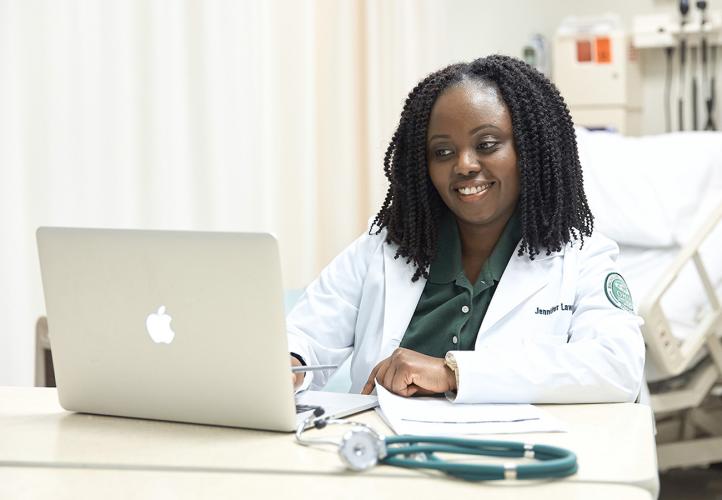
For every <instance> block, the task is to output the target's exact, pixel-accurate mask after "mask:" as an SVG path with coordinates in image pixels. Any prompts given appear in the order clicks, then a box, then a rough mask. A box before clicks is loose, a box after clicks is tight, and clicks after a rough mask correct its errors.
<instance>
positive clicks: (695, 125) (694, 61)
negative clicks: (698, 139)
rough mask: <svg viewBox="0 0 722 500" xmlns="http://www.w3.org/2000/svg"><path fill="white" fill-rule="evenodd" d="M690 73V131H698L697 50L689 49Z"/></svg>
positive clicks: (694, 48)
mask: <svg viewBox="0 0 722 500" xmlns="http://www.w3.org/2000/svg"><path fill="white" fill-rule="evenodd" d="M690 51H691V53H690V58H691V64H690V68H691V71H692V130H699V127H698V121H697V48H696V47H692V48H691V49H690Z"/></svg>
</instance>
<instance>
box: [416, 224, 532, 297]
mask: <svg viewBox="0 0 722 500" xmlns="http://www.w3.org/2000/svg"><path fill="white" fill-rule="evenodd" d="M520 239H521V221H520V218H519V214H518V212H517V211H514V213H513V214H512V216H511V218H510V219H509V221H508V222H507V223H506V226H504V230H503V231H502V233H501V236H500V237H499V241H497V243H496V245H495V246H494V249H493V250H492V252H491V255H489V258H488V259H487V261H486V262H485V263H484V267H483V269H482V275H484V274H486V273H488V274H486V276H487V277H491V278H492V279H493V280H495V281H497V282H498V281H499V280H501V275H502V274H504V269H506V265H507V264H508V263H509V259H510V258H511V257H512V255H513V254H514V250H516V246H517V245H518V243H519V240H520ZM437 245H438V250H437V253H436V257H435V258H434V260H433V261H432V262H431V265H430V267H429V281H430V282H432V283H437V284H444V283H451V282H453V281H455V280H456V278H457V277H458V276H459V275H460V274H461V273H463V272H464V267H463V265H462V263H461V239H460V237H459V228H458V226H457V224H456V219H455V218H454V215H453V214H452V213H451V211H450V210H444V211H443V213H442V215H441V219H440V222H439V240H438V243H437Z"/></svg>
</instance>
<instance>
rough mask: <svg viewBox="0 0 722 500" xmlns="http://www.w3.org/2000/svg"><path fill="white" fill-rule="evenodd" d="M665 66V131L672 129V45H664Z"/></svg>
mask: <svg viewBox="0 0 722 500" xmlns="http://www.w3.org/2000/svg"><path fill="white" fill-rule="evenodd" d="M664 52H665V53H666V54H667V67H666V69H665V78H664V128H665V130H666V131H667V132H671V131H672V65H673V64H674V60H673V56H674V47H666V48H665V49H664Z"/></svg>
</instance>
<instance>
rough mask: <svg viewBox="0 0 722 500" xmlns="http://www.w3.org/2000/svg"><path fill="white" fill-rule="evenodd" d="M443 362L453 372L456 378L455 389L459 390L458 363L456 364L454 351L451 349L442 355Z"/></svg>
mask: <svg viewBox="0 0 722 500" xmlns="http://www.w3.org/2000/svg"><path fill="white" fill-rule="evenodd" d="M444 364H445V365H446V366H448V367H449V369H450V370H451V371H452V372H454V377H455V378H456V391H458V390H459V365H457V364H456V358H455V357H454V353H453V352H452V351H449V352H447V353H446V356H444ZM452 394H453V393H452ZM447 396H448V395H447Z"/></svg>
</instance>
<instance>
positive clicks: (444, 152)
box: [434, 148, 453, 158]
mask: <svg viewBox="0 0 722 500" xmlns="http://www.w3.org/2000/svg"><path fill="white" fill-rule="evenodd" d="M451 154H453V151H451V150H450V149H447V148H440V149H435V150H434V156H436V157H437V158H446V157H447V156H449V155H451Z"/></svg>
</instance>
